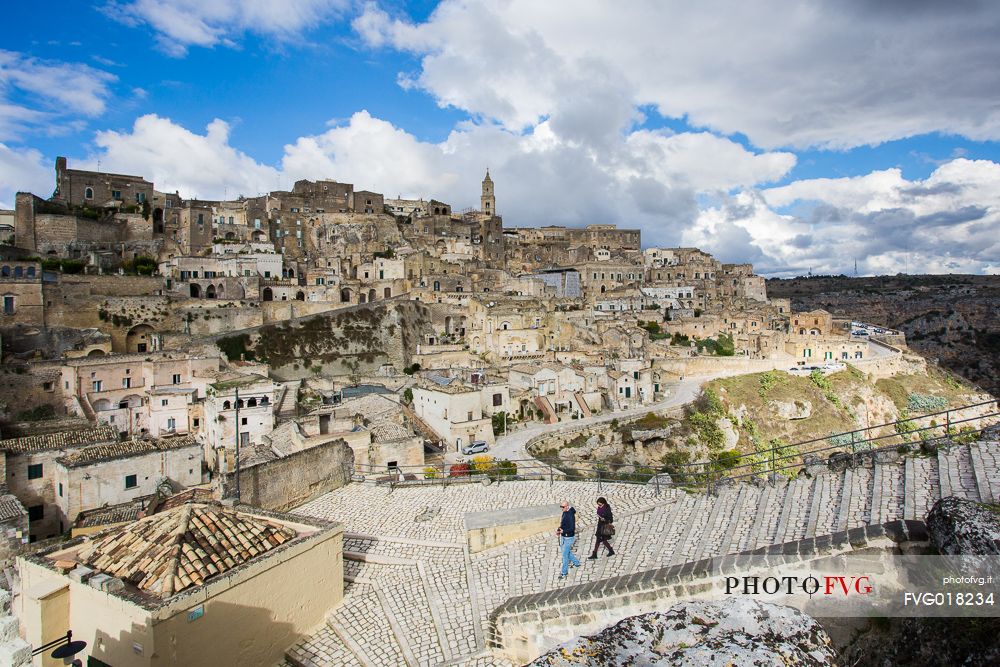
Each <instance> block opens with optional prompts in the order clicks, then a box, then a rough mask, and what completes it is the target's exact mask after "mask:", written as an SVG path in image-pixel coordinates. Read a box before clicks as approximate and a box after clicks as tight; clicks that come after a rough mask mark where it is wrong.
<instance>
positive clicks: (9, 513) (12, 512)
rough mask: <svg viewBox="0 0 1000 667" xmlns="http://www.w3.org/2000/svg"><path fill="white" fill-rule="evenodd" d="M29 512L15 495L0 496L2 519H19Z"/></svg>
mask: <svg viewBox="0 0 1000 667" xmlns="http://www.w3.org/2000/svg"><path fill="white" fill-rule="evenodd" d="M27 513H28V511H27V510H26V509H24V505H22V504H21V501H20V500H18V499H17V498H16V497H15V496H12V495H10V494H6V495H3V496H0V521H10V520H11V519H19V518H21V517H22V516H24V515H25V514H27Z"/></svg>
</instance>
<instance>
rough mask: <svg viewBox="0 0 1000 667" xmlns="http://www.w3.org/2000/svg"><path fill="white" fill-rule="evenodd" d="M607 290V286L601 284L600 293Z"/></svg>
mask: <svg viewBox="0 0 1000 667" xmlns="http://www.w3.org/2000/svg"><path fill="white" fill-rule="evenodd" d="M607 291H608V288H607V287H605V286H604V285H601V294H604V293H605V292H607Z"/></svg>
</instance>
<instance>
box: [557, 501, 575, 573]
mask: <svg viewBox="0 0 1000 667" xmlns="http://www.w3.org/2000/svg"><path fill="white" fill-rule="evenodd" d="M560 507H562V520H561V521H560V522H559V529H558V530H557V531H556V535H558V536H559V552H560V553H561V554H562V573H561V574H560V575H559V578H560V579H565V578H566V575H567V574H568V573H569V566H570V564H571V563H572V564H573V567H580V561H579V560H577V557H576V556H575V555H574V554H573V543H574V542H576V510H575V509H573V508H572V507H570V505H569V503H568V502H566V501H563V502H562V504H561V505H560Z"/></svg>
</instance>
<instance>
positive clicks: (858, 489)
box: [848, 467, 874, 528]
mask: <svg viewBox="0 0 1000 667" xmlns="http://www.w3.org/2000/svg"><path fill="white" fill-rule="evenodd" d="M873 472H874V471H873V470H872V469H871V468H865V467H858V468H855V469H854V479H853V485H854V489H853V490H852V491H851V509H850V517H849V519H848V528H856V527H858V526H863V525H865V524H867V523H870V522H871V499H872V494H871V491H872V476H873Z"/></svg>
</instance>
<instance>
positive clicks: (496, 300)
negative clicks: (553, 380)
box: [465, 295, 549, 362]
mask: <svg viewBox="0 0 1000 667" xmlns="http://www.w3.org/2000/svg"><path fill="white" fill-rule="evenodd" d="M548 336H549V332H548V316H547V310H546V308H545V306H544V304H542V302H541V301H539V300H538V299H533V298H530V297H510V296H505V297H501V296H491V295H482V296H477V297H475V298H473V299H471V300H470V302H469V316H468V326H467V327H466V333H465V337H466V339H467V340H468V341H469V350H470V351H471V352H473V353H474V354H487V355H489V356H490V357H491V358H493V359H494V360H496V361H498V362H502V361H511V360H519V359H541V358H543V357H545V356H546V353H547V352H548V349H549V342H548Z"/></svg>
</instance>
